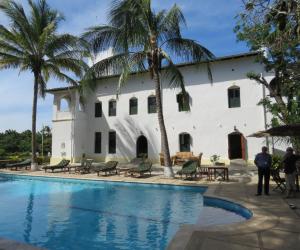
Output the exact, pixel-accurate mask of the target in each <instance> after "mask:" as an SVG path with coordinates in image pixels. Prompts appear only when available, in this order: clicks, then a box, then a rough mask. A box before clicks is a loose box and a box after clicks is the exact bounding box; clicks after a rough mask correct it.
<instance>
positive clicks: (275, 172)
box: [271, 169, 286, 193]
mask: <svg viewBox="0 0 300 250" xmlns="http://www.w3.org/2000/svg"><path fill="white" fill-rule="evenodd" d="M271 176H272V179H273V181H274V182H275V184H276V187H275V188H273V191H275V190H277V189H280V191H281V192H282V193H283V192H285V190H286V184H285V179H284V178H282V177H280V174H279V169H271Z"/></svg>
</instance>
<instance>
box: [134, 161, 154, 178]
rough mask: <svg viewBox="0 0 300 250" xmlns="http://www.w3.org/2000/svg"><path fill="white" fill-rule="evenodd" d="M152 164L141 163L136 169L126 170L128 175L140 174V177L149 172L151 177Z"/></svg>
mask: <svg viewBox="0 0 300 250" xmlns="http://www.w3.org/2000/svg"><path fill="white" fill-rule="evenodd" d="M151 171H152V162H142V163H140V164H139V165H138V166H137V167H134V168H131V169H129V170H128V174H130V175H133V174H140V177H141V176H143V175H144V174H145V173H147V172H149V173H150V176H151Z"/></svg>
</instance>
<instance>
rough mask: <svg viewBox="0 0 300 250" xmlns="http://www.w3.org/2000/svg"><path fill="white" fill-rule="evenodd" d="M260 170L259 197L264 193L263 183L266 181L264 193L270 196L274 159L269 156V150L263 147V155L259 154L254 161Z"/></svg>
mask: <svg viewBox="0 0 300 250" xmlns="http://www.w3.org/2000/svg"><path fill="white" fill-rule="evenodd" d="M254 163H255V165H256V166H257V169H258V185H257V194H256V195H257V196H259V195H261V193H262V183H263V179H264V191H265V195H269V181H270V169H271V165H272V157H271V155H270V154H268V148H267V147H262V149H261V153H259V154H257V155H256V157H255V160H254Z"/></svg>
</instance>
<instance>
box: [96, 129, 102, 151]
mask: <svg viewBox="0 0 300 250" xmlns="http://www.w3.org/2000/svg"><path fill="white" fill-rule="evenodd" d="M95 154H101V132H96V133H95Z"/></svg>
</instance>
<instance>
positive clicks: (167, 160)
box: [153, 70, 174, 177]
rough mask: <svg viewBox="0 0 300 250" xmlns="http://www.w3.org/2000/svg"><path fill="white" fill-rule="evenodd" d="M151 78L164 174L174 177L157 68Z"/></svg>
mask: <svg viewBox="0 0 300 250" xmlns="http://www.w3.org/2000/svg"><path fill="white" fill-rule="evenodd" d="M153 80H154V82H155V97H156V105H157V115H158V123H159V128H160V134H161V145H162V150H163V154H164V162H165V170H167V171H165V174H166V175H167V177H174V173H173V169H172V161H171V157H170V150H169V142H168V135H167V131H166V126H165V121H164V115H163V107H162V98H161V88H160V77H159V72H158V70H154V75H153Z"/></svg>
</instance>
